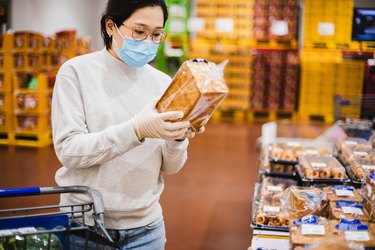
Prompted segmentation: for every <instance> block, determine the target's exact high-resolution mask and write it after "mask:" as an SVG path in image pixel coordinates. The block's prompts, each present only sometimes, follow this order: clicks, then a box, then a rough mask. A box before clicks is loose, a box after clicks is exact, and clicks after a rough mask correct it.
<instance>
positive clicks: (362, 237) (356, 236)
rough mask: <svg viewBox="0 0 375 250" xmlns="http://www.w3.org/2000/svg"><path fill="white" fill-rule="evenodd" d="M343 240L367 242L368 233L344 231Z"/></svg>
mask: <svg viewBox="0 0 375 250" xmlns="http://www.w3.org/2000/svg"><path fill="white" fill-rule="evenodd" d="M345 239H347V240H356V241H369V240H370V236H369V234H368V231H345Z"/></svg>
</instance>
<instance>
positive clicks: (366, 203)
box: [363, 196, 375, 222]
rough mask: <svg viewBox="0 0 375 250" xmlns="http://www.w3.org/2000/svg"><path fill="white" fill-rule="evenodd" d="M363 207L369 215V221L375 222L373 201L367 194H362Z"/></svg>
mask: <svg viewBox="0 0 375 250" xmlns="http://www.w3.org/2000/svg"><path fill="white" fill-rule="evenodd" d="M363 209H364V210H365V212H366V213H367V214H368V216H369V217H370V221H371V222H375V202H374V201H372V200H370V198H369V197H367V196H364V199H363Z"/></svg>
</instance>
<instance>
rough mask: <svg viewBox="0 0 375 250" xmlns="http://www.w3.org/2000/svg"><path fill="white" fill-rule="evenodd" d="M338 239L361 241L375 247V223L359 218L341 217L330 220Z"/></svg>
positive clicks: (364, 244)
mask: <svg viewBox="0 0 375 250" xmlns="http://www.w3.org/2000/svg"><path fill="white" fill-rule="evenodd" d="M329 224H330V227H331V228H333V230H334V233H335V235H337V241H338V242H340V241H350V242H356V243H360V244H361V245H363V246H364V247H366V248H367V247H375V225H374V224H373V223H367V222H365V221H361V220H357V219H353V220H350V219H341V220H339V221H337V220H332V221H330V222H329Z"/></svg>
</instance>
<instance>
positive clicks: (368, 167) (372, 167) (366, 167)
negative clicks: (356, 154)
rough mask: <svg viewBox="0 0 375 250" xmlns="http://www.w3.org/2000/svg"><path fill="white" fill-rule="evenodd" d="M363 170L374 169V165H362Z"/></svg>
mask: <svg viewBox="0 0 375 250" xmlns="http://www.w3.org/2000/svg"><path fill="white" fill-rule="evenodd" d="M362 168H363V169H365V170H375V165H362Z"/></svg>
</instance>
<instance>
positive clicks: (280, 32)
mask: <svg viewBox="0 0 375 250" xmlns="http://www.w3.org/2000/svg"><path fill="white" fill-rule="evenodd" d="M297 25H298V1H297V0H255V4H254V22H253V27H252V28H253V32H252V33H253V38H254V39H255V40H257V41H284V42H286V41H293V40H294V41H296V40H297V30H298V29H297V28H298V27H297Z"/></svg>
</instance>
